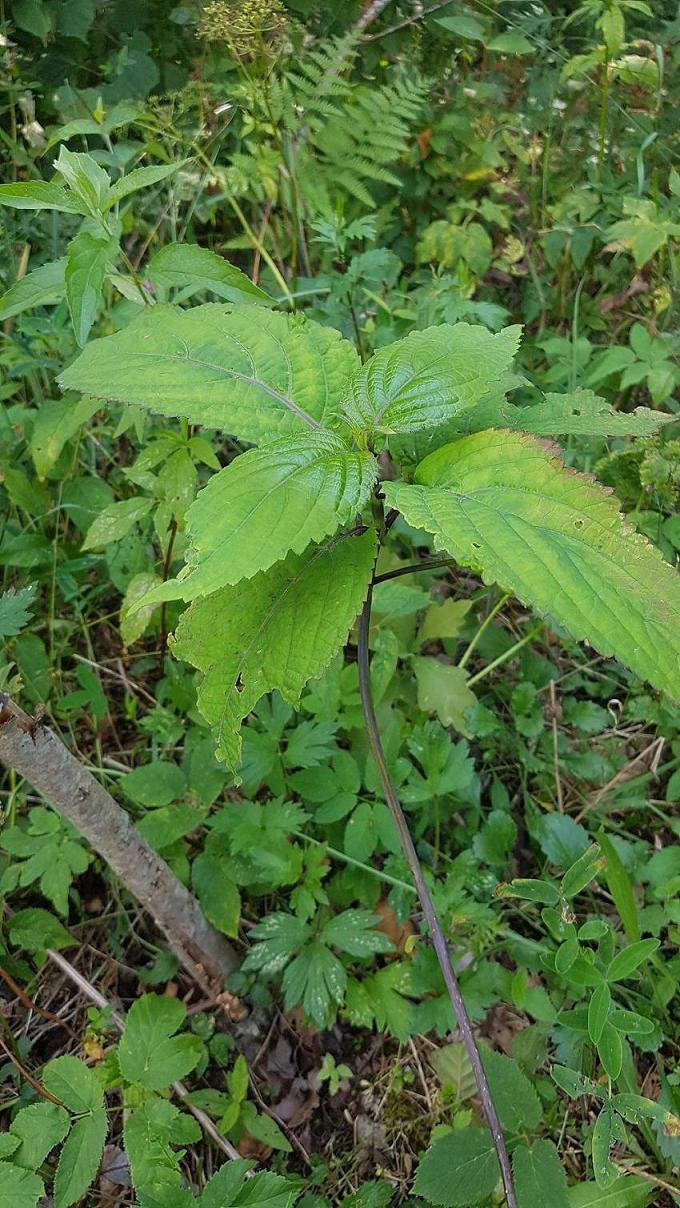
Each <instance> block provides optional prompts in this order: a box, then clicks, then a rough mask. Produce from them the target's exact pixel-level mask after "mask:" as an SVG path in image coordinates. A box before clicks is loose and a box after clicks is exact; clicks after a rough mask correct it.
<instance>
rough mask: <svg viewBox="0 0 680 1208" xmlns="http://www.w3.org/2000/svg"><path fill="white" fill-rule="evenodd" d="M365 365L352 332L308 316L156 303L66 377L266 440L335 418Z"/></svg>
mask: <svg viewBox="0 0 680 1208" xmlns="http://www.w3.org/2000/svg"><path fill="white" fill-rule="evenodd" d="M357 364H358V356H357V353H356V350H355V349H354V347H353V346H352V345H351V344H350V343H349V341H348V340H343V339H341V338H340V336H339V335H338V333H337V332H335V331H332V330H331V329H330V328H326V327H321V326H320V325H319V324H317V323H313V322H311V321H310V320H306V319H304V318H302V317H300V316H296V315H293V316H288V315H281V314H276V313H275V312H273V311H272V312H270V311H266V310H265V309H264V308H263V307H261V306H240V307H239V308H238V310H232V308H231V307H229V306H226V305H220V304H217V303H210V302H209V303H206V305H205V306H196V307H194V308H193V309H192V310H187V311H183V310H179V309H178V308H176V307H174V306H163V305H158V306H152V307H149V308H148V309H147V310H146V311H145V312H144V313H143V314H141V315H140V316H139V318H137V319H135V320H134V321H133V322H132V323H130V324H129V325H128V326H127V327H126V328H125V329H124V330H123V331H120V332H118V333H117V334H116V335H113V336H107V337H106V339H103V340H93V341H92V342H91V343H90V344H88V346H87V348H85V349H84V350H83V352H82V353H81V355H80V356H79V357H78V359H77V360H76V361H74V363H73V364H72V365H70V366H69V368H68V369H67V370H65V372H64V373H63V374H62V375H61V377H60V384H61V385H62V386H64V387H68V388H73V389H75V390H82V391H84V392H86V393H88V394H91V395H94V396H95V397H96V398H101V399H110V400H113V401H119V402H124V403H135V404H137V405H139V406H142V407H148V408H149V409H150V410H151V411H158V412H160V413H161V414H163V415H181V416H185V417H186V418H187V419H189V420H191V421H192V422H193V423H198V424H203V425H204V426H205V427H207V428H220V429H222V430H223V431H225V432H230V433H232V434H233V435H234V436H237V437H238V438H239V439H240V440H245V441H250V442H251V443H252V444H259V443H260V442H261V441H263V440H274V439H275V438H276V437H278V436H286V435H289V434H292V433H294V432H298V433H299V432H304V431H305V429H309V428H310V427H311V428H318V427H320V426H323V425H325V424H327V423H328V422H329V420H330V419H331V417H332V415H333V413H334V411H335V408H336V406H337V399H338V397H339V395H340V394H341V392H342V389H343V387H344V386H345V384H346V382H347V380H348V379H349V377H350V375H351V373H352V372H353V370H354V369H355V368H356V366H357Z"/></svg>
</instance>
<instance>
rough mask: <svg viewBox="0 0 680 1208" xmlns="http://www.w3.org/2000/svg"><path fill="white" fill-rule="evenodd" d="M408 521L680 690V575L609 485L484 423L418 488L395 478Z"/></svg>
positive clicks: (420, 478) (438, 459)
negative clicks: (627, 516) (630, 519)
mask: <svg viewBox="0 0 680 1208" xmlns="http://www.w3.org/2000/svg"><path fill="white" fill-rule="evenodd" d="M384 492H385V498H386V500H387V502H388V504H389V505H390V506H391V507H395V508H398V509H399V510H400V511H401V512H402V513H403V515H404V516H405V518H406V520H407V521H408V523H409V524H411V525H413V526H414V527H415V528H423V529H426V530H427V532H430V533H432V534H433V535H434V537H435V541H436V544H437V547H438V548H440V549H445V550H446V551H447V552H448V553H450V554H452V555H453V557H455V558H456V559H457V560H458V561H459V562H460V563H461V564H462V565H463V566H470V567H472V568H474V569H475V570H477V571H480V572H481V573H482V575H483V576H484V579H485V581H486V582H490V583H491V582H495V583H499V584H500V585H501V586H502V587H504V588H509V589H511V590H512V591H513V592H514V593H515V594H516V595H517V596H518V597H519V599H520V600H522V601H523V603H525V604H531V605H532V606H533V607H535V608H536V609H537V610H538V612H539V613H542V614H544V615H548V616H552V617H554V618H555V620H556V621H558V622H559V623H560V624H561V625H564V626H565V627H566V628H567V629H569V630H570V632H571V633H572V634H573V636H574V637H575V638H577V639H583V640H586V641H588V642H590V643H591V644H592V645H593V646H595V647H596V649H598V650H599V651H600V652H601V653H602V654H605V655H607V656H609V655H615V656H616V657H617V658H620V659H621V661H622V662H624V663H627V664H628V666H629V667H631V668H632V670H633V671H635V672H636V673H637V674H638V675H640V676H643V677H644V678H646V679H648V680H650V681H651V683H653V684H654V685H655V686H656V687H658V688H661V689H663V690H664V691H666V692H668V693H670V694H671V695H672V696H673V695H675V696H677V695H680V580H679V579H678V577H677V573H676V572H675V571H674V570H673V569H672V568H671V567H670V566H669V565H668V564H667V563H665V562H664V561H663V559H662V557H661V555H660V553H659V552H658V550H656V549H655V548H654V547H653V546H651V545H650V544H649V542H648V541H647V540H646V539H645V538H644V537H642V536H640V535H639V534H638V533H635V532H633V531H632V530H630V529H629V528H628V527H627V525H626V524H625V522H624V520H623V518H622V517H621V516H620V514H619V512H618V509H617V505H616V501H615V500H614V499H612V498H611V496H610V495H608V494H607V493H606V492H605V490H604V488H602V487H600V486H599V485H598V484H597V483H595V482H594V481H592V480H591V479H589V478H587V477H586V476H585V475H581V474H577V473H576V472H574V471H572V470H567V469H566V468H565V467H564V465H563V464H562V463H561V461H559V459H558V458H557V457H556V456H555V455H554V452H553V450H552V448H550V447H549V446H546V445H545V444H543V443H542V442H540V441H538V440H535V439H534V438H532V437H530V436H527V435H525V434H524V433H517V432H507V431H503V430H502V431H499V432H479V433H477V434H476V435H474V436H467V437H464V438H463V439H462V440H459V441H456V442H455V443H454V444H450V445H446V446H445V447H444V448H443V449H439V450H437V452H435V453H432V454H430V456H429V457H427V458H426V459H425V461H423V462H421V464H420V466H419V467H418V469H417V471H416V485H414V486H409V485H405V484H402V483H393V482H389V483H385V486H384Z"/></svg>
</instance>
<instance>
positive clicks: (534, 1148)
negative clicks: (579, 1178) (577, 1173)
mask: <svg viewBox="0 0 680 1208" xmlns="http://www.w3.org/2000/svg"><path fill="white" fill-rule="evenodd" d="M512 1173H513V1176H514V1179H515V1192H516V1193H517V1205H518V1208H539V1206H540V1205H541V1204H546V1205H550V1208H568V1204H569V1201H568V1199H567V1180H566V1176H565V1173H564V1169H563V1167H562V1163H561V1162H560V1156H559V1154H558V1152H557V1150H556V1148H555V1146H554V1144H553V1142H552V1141H545V1140H540V1139H539V1140H538V1141H534V1143H533V1145H518V1146H517V1149H515V1150H514V1152H513V1155H512Z"/></svg>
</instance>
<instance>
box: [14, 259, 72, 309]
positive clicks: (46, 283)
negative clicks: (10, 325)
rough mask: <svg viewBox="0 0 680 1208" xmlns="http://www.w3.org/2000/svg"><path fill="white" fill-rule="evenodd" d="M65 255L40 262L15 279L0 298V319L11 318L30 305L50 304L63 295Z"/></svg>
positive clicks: (59, 299)
mask: <svg viewBox="0 0 680 1208" xmlns="http://www.w3.org/2000/svg"><path fill="white" fill-rule="evenodd" d="M65 269H66V257H65V256H63V257H62V258H61V260H51V261H50V262H49V264H41V265H40V268H35V269H33V272H32V273H27V275H26V276H25V277H22V278H21V279H20V280H19V281H15V282H14V285H11V286H10V287H9V289H8V290H7V292H6V293H5V294H3V296H2V298H0V321H2V320H4V319H11V318H12V315H19V314H21V313H22V311H24V310H30V309H31V307H32V306H50V305H54V303H55V302H60V301H61V299H62V298H63V296H64V291H65V288H66V286H65V281H64V272H65Z"/></svg>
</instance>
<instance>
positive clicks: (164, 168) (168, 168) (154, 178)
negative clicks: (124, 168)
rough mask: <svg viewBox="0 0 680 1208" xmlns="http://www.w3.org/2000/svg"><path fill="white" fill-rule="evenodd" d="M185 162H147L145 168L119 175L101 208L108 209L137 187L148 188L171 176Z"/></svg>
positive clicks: (179, 160)
mask: <svg viewBox="0 0 680 1208" xmlns="http://www.w3.org/2000/svg"><path fill="white" fill-rule="evenodd" d="M185 163H186V160H184V159H178V160H175V161H174V162H173V163H171V164H149V166H148V167H146V168H133V169H132V172H128V174H127V176H123V177H121V179H120V180H117V181H116V183H115V184H113V185H111V187H110V189H109V190H108V192H107V193H106V195H105V196H104V198H103V206H102V208H103V210H104V211H106V210H110V209H111V207H112V206H114V205H116V204H117V202H119V201H122V200H123V198H124V197H127V196H128V194H130V193H136V192H137V190H138V189H148V187H149V185H156V184H158V182H159V181H160V180H166V179H167V177H168V176H173V175H174V173H175V172H177V171H178V170H179V169H180V168H181V167H183V165H184V164H185Z"/></svg>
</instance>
